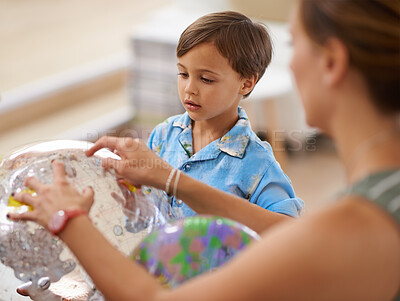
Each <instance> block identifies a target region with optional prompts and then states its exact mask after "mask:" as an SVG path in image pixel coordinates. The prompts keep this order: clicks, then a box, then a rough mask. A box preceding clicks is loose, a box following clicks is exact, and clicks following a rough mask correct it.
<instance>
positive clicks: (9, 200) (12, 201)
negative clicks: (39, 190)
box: [8, 189, 35, 211]
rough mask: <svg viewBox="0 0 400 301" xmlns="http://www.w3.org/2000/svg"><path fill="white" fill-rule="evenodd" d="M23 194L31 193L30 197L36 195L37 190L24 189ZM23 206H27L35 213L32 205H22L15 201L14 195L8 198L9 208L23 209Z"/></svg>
mask: <svg viewBox="0 0 400 301" xmlns="http://www.w3.org/2000/svg"><path fill="white" fill-rule="evenodd" d="M21 193H29V194H30V195H32V194H34V193H35V190H33V189H24V190H22V191H21ZM22 206H27V207H28V210H29V211H33V207H32V206H31V205H28V204H25V203H22V202H20V201H17V200H16V199H14V198H13V197H12V195H10V197H9V198H8V207H22Z"/></svg>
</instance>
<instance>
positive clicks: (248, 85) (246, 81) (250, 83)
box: [239, 74, 258, 95]
mask: <svg viewBox="0 0 400 301" xmlns="http://www.w3.org/2000/svg"><path fill="white" fill-rule="evenodd" d="M257 80H258V74H256V75H252V76H251V77H250V78H243V79H242V82H241V86H240V91H239V94H241V95H246V94H248V93H250V92H251V91H252V90H253V89H254V86H255V85H256V83H257Z"/></svg>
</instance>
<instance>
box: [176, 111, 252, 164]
mask: <svg viewBox="0 0 400 301" xmlns="http://www.w3.org/2000/svg"><path fill="white" fill-rule="evenodd" d="M238 115H239V119H238V121H237V122H236V124H235V125H234V126H233V128H232V129H230V131H229V132H228V133H226V134H225V135H224V136H222V137H221V138H220V139H219V140H218V141H217V143H216V147H217V148H218V149H219V150H221V151H222V152H224V153H227V154H228V155H230V156H233V157H238V158H243V156H244V154H245V151H246V147H247V145H248V143H249V139H250V122H249V119H248V117H247V114H246V112H245V111H244V110H243V109H242V108H241V107H238ZM172 126H173V127H179V128H181V129H182V133H181V134H180V135H179V136H180V137H179V140H180V142H181V144H182V146H183V147H184V149H185V150H186V152H188V156H189V157H190V156H191V155H192V154H193V148H192V119H191V118H190V117H189V114H188V113H187V112H185V113H184V114H182V115H181V116H180V117H179V118H178V119H176V120H175V121H174V122H173V124H172Z"/></svg>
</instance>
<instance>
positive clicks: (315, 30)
mask: <svg viewBox="0 0 400 301" xmlns="http://www.w3.org/2000/svg"><path fill="white" fill-rule="evenodd" d="M299 11H300V19H301V22H302V23H303V26H304V28H305V31H306V32H307V34H308V36H309V37H310V38H311V39H312V40H313V41H314V42H316V43H317V44H319V45H323V44H324V43H325V42H326V40H327V39H328V38H330V37H336V38H338V39H339V40H341V41H342V42H343V43H344V44H345V45H346V47H347V49H348V52H349V60H350V64H351V65H352V66H353V67H354V68H356V69H357V70H358V71H359V72H360V73H361V74H362V76H363V78H364V79H365V81H366V84H367V86H368V89H369V92H370V94H371V96H372V100H373V102H374V104H375V106H376V107H377V108H378V109H379V110H380V111H381V112H383V113H389V114H393V113H394V114H396V113H398V112H400V1H399V0H326V1H321V0H301V2H300V10H299Z"/></svg>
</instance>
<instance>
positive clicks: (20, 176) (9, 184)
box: [0, 140, 176, 301]
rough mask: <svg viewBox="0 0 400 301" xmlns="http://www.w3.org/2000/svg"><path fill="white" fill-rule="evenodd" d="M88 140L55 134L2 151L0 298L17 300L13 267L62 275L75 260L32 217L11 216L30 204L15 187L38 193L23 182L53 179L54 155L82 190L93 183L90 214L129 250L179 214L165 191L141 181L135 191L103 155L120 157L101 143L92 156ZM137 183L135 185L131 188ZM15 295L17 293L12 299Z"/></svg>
mask: <svg viewBox="0 0 400 301" xmlns="http://www.w3.org/2000/svg"><path fill="white" fill-rule="evenodd" d="M92 145H93V144H92V143H90V142H87V141H75V140H55V141H46V142H42V143H37V144H34V145H30V146H27V147H24V148H22V149H19V150H17V151H14V152H12V153H11V154H10V155H6V156H4V158H3V160H2V161H1V164H0V262H1V264H0V300H7V301H10V300H17V298H18V296H17V295H16V293H15V292H14V290H15V286H13V287H9V286H10V285H12V283H13V281H12V279H10V278H12V277H10V275H11V274H10V269H12V270H13V273H14V275H15V277H16V278H17V279H19V280H21V281H23V282H25V281H32V282H34V283H35V282H37V281H39V279H41V278H42V277H48V278H49V279H50V281H51V282H56V281H58V280H59V279H60V278H61V277H63V276H64V275H65V274H67V273H69V272H70V271H72V270H73V269H74V268H75V267H76V266H77V261H76V260H75V258H74V257H73V255H72V254H71V253H70V252H69V250H68V248H67V247H66V246H65V245H64V244H63V243H62V241H61V240H60V239H58V238H57V237H56V236H53V235H52V234H50V233H49V232H48V231H46V230H45V229H44V228H42V227H41V226H39V225H37V224H35V223H33V222H13V221H10V220H8V219H7V217H6V214H7V213H8V212H10V211H23V210H30V208H29V207H28V206H25V205H24V204H21V203H18V202H16V201H15V200H14V199H13V198H12V195H11V194H12V193H13V192H20V191H25V192H27V193H35V192H34V191H32V190H29V188H28V187H24V185H23V181H24V179H25V178H26V177H28V176H35V177H36V178H37V179H39V180H40V181H41V182H43V183H47V184H49V183H52V181H53V173H52V168H51V161H52V160H53V159H58V160H61V161H63V162H64V164H65V168H66V173H67V178H68V180H69V181H70V182H71V183H72V184H73V185H74V186H75V187H76V188H77V189H78V190H80V191H82V190H83V189H84V188H85V187H87V186H89V185H90V186H92V187H93V189H94V191H95V202H94V205H93V207H92V209H91V211H90V217H91V219H92V221H93V222H94V224H95V225H96V226H97V227H98V228H99V230H100V231H101V232H102V233H103V235H105V237H106V238H107V239H108V240H109V241H110V242H111V243H112V244H113V245H115V246H116V247H117V248H118V249H119V250H120V251H122V252H123V253H125V254H126V255H129V254H131V252H132V250H133V249H134V248H135V246H136V245H137V244H138V243H139V242H140V240H141V239H142V238H143V237H144V236H145V235H146V234H147V233H149V232H150V231H151V230H153V228H155V227H158V226H160V225H163V224H165V223H166V221H167V220H169V219H171V218H175V217H176V216H175V215H174V214H173V212H172V211H171V208H170V206H169V204H168V202H167V196H166V194H165V193H164V192H162V191H159V190H156V189H153V188H150V187H142V188H141V189H139V190H138V191H135V189H134V187H133V186H131V185H130V184H129V183H126V185H125V184H121V183H117V180H116V177H115V175H114V174H113V173H112V172H110V171H106V170H104V169H103V168H102V166H101V160H102V159H103V158H107V157H111V158H114V159H119V157H118V156H117V155H115V154H114V153H113V152H111V151H109V150H106V149H102V150H100V151H98V152H97V153H96V154H95V155H94V156H93V157H90V158H88V157H86V156H85V154H84V151H85V150H87V149H88V148H90V147H91V146H92ZM132 188H133V189H132ZM13 298H14V299H13Z"/></svg>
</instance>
